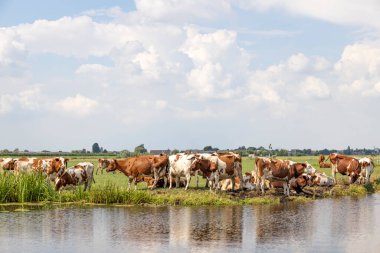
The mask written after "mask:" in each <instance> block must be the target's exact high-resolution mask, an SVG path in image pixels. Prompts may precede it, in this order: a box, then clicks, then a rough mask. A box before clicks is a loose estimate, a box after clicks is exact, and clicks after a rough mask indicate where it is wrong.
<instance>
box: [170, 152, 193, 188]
mask: <svg viewBox="0 0 380 253" xmlns="http://www.w3.org/2000/svg"><path fill="white" fill-rule="evenodd" d="M195 159H196V157H195V155H194V154H189V155H185V154H183V155H179V154H176V155H171V156H169V161H170V168H169V189H171V188H172V181H173V178H175V180H176V187H179V180H180V177H181V176H183V177H186V186H185V190H187V188H188V187H189V184H190V180H191V174H193V175H194V174H195V171H191V169H190V168H191V164H192V163H193V161H194V160H195Z"/></svg>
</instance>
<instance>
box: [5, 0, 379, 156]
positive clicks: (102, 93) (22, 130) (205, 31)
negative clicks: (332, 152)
mask: <svg viewBox="0 0 380 253" xmlns="http://www.w3.org/2000/svg"><path fill="white" fill-rule="evenodd" d="M378 13H380V2H379V1H377V0H363V1H353V0H352V1H347V0H328V1H327V0H309V1H302V0H209V1H204V0H135V1H109V0H107V1H106V0H98V1H93V0H91V1H90V0H83V1H74V0H49V1H48V0H30V1H21V0H12V1H10V0H0V149H9V150H13V149H15V148H19V149H20V150H24V149H28V150H33V151H40V150H43V149H47V150H51V151H58V150H62V151H71V150H76V149H82V148H86V149H91V146H92V144H93V143H94V142H97V143H99V145H100V146H102V147H104V148H106V149H107V150H123V149H128V150H133V149H134V147H136V146H137V145H140V144H145V147H146V148H147V149H148V150H150V149H168V148H169V149H174V148H177V149H189V148H199V149H202V148H203V147H205V146H208V145H211V146H213V147H218V148H219V149H227V148H229V149H232V148H237V147H239V146H243V145H244V146H246V147H249V146H254V147H259V146H264V147H268V145H269V144H272V146H273V148H274V149H276V148H285V149H293V148H301V149H303V148H311V149H323V148H333V149H344V148H346V147H347V146H350V147H351V148H373V147H378V146H379V141H380V135H379V130H378V129H379V125H380V124H379V123H380V117H379V114H378V110H379V108H380V16H379V15H378Z"/></svg>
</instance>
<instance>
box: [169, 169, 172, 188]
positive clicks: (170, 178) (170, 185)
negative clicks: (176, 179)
mask: <svg viewBox="0 0 380 253" xmlns="http://www.w3.org/2000/svg"><path fill="white" fill-rule="evenodd" d="M172 185H173V176H172V174H171V173H170V172H169V189H171V188H172Z"/></svg>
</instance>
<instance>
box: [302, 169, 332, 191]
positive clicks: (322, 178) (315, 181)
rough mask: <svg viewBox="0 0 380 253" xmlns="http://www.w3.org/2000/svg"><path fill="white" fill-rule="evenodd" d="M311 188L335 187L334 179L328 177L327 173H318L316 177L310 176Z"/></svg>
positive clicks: (315, 174)
mask: <svg viewBox="0 0 380 253" xmlns="http://www.w3.org/2000/svg"><path fill="white" fill-rule="evenodd" d="M308 185H309V186H326V187H329V186H333V185H334V178H332V177H329V176H327V175H326V174H325V173H320V172H316V173H314V175H311V176H309V180H308Z"/></svg>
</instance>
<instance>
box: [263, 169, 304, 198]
mask: <svg viewBox="0 0 380 253" xmlns="http://www.w3.org/2000/svg"><path fill="white" fill-rule="evenodd" d="M309 179H310V176H309V175H308V174H306V173H303V174H302V175H300V176H298V177H297V178H294V177H293V178H292V179H290V180H289V189H290V190H293V191H295V192H296V193H297V194H299V193H302V192H303V188H304V187H305V186H307V185H308V183H309ZM269 185H270V187H273V188H283V182H281V181H273V182H270V183H269Z"/></svg>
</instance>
